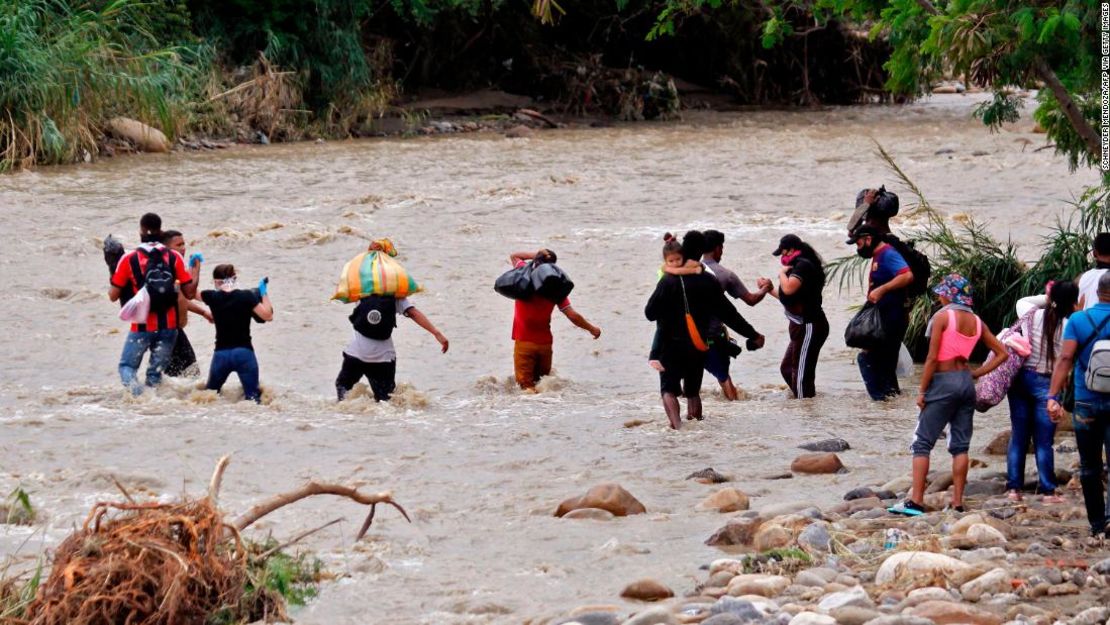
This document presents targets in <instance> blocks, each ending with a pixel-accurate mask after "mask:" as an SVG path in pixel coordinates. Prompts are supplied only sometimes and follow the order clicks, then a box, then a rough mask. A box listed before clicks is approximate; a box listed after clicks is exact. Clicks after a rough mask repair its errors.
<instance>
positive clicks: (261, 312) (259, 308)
mask: <svg viewBox="0 0 1110 625" xmlns="http://www.w3.org/2000/svg"><path fill="white" fill-rule="evenodd" d="M253 312H254V314H255V315H257V316H258V318H259V319H261V320H263V321H273V320H274V305H273V304H272V303H271V302H270V296H269V295H263V296H262V301H261V302H259V303H258V304H256V305H255V307H254V311H253Z"/></svg>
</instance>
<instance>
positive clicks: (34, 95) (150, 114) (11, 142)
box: [0, 0, 207, 171]
mask: <svg viewBox="0 0 1110 625" xmlns="http://www.w3.org/2000/svg"><path fill="white" fill-rule="evenodd" d="M140 6H141V5H139V4H138V3H137V2H131V1H129V0H116V1H115V2H99V3H69V2H66V1H64V0H0V113H2V114H0V171H2V170H6V169H11V168H13V167H28V166H31V165H33V164H35V163H67V162H73V161H75V160H80V159H81V158H84V157H85V154H88V155H89V156H90V157H91V156H95V155H96V154H97V153H98V145H99V143H100V140H101V138H102V132H103V130H102V125H103V123H104V122H105V121H106V120H107V119H109V118H111V117H114V116H116V115H126V116H129V117H133V118H136V119H139V120H141V121H144V122H147V123H149V124H152V125H154V126H157V127H159V128H161V129H162V130H163V131H164V132H166V133H167V135H168V136H171V137H172V136H174V135H175V134H176V133H177V132H178V131H179V130H181V129H182V127H183V126H184V123H185V121H186V119H187V111H186V109H185V107H186V104H187V102H189V101H190V100H192V99H193V95H194V94H195V93H196V87H197V84H198V78H199V77H200V75H201V71H202V70H203V68H204V67H205V63H206V58H207V57H206V49H205V48H203V47H200V46H192V47H190V46H185V45H169V46H167V45H164V44H163V43H161V42H159V41H158V40H157V39H156V38H155V37H154V35H153V34H152V30H151V29H152V28H154V27H155V24H154V23H153V22H152V21H151V20H150V15H149V11H147V10H139V8H140Z"/></svg>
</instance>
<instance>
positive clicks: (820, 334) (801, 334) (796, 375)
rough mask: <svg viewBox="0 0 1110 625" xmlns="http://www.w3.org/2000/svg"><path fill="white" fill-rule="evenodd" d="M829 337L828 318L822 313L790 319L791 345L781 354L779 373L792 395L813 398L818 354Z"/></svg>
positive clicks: (815, 391) (815, 389)
mask: <svg viewBox="0 0 1110 625" xmlns="http://www.w3.org/2000/svg"><path fill="white" fill-rule="evenodd" d="M828 338H829V320H828V319H827V318H825V313H824V312H822V313H821V316H820V317H817V318H815V319H812V320H809V321H807V322H805V323H794V322H793V321H791V322H790V345H788V346H787V348H786V354H784V355H783V357H782V365H781V366H780V367H779V372H780V373H782V379H784V380H786V384H787V385H788V386H789V387H790V390H791V392H793V393H794V397H813V396H814V395H816V394H817V388H816V380H815V377H816V374H817V357H818V356H819V355H820V354H821V347H822V346H823V345H824V344H825V340H826V339H828Z"/></svg>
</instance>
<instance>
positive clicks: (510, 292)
mask: <svg viewBox="0 0 1110 625" xmlns="http://www.w3.org/2000/svg"><path fill="white" fill-rule="evenodd" d="M493 290H494V291H497V292H498V293H500V294H501V295H504V296H505V297H507V298H509V299H528V298H529V297H532V293H533V291H532V263H525V264H524V265H521V266H520V267H514V268H512V269H510V270H508V271H506V272H505V273H503V274H501V275H500V276H498V277H497V280H495V281H494V283H493Z"/></svg>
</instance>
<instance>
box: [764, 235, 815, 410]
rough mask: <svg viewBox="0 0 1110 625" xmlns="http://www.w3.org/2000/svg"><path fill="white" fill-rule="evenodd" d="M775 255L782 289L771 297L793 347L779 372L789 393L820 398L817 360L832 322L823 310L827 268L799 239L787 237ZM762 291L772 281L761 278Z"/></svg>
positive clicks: (787, 348) (780, 242)
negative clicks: (783, 318)
mask: <svg viewBox="0 0 1110 625" xmlns="http://www.w3.org/2000/svg"><path fill="white" fill-rule="evenodd" d="M771 254H772V255H774V256H778V257H779V262H780V263H781V264H782V269H781V270H780V271H779V285H778V288H775V289H774V290H772V291H771V296H772V297H774V298H776V299H778V300H779V302H781V303H782V307H783V309H784V310H785V312H786V319H787V320H788V321H789V322H790V327H789V329H788V331H789V334H790V344H789V345H788V346H787V347H786V354H784V355H783V357H782V364H781V365H779V372H780V373H781V374H782V378H783V379H784V380H786V384H787V385H788V386H789V387H790V392H792V393H793V394H794V397H795V398H798V397H813V396H815V395H816V394H817V383H816V378H817V358H818V356H820V355H821V347H822V346H823V345H824V344H825V340H826V339H828V338H829V320H828V318H826V317H825V309H824V308H823V307H822V295H821V292H822V291H823V290H824V288H825V267H824V264H823V263H822V262H821V257H820V256H819V255H818V254H817V252H816V250H814V249H813V247H812V246H810V245H809V244H808V243H806V242H805V241H802V239H801V238H799V237H798V236H797V235H794V234H788V235H786V236H784V237H782V239H781V240H780V241H779V246H778V247H777V248H775V251H773V252H771ZM760 286H761V287H762V288H771V287H772V286H773V285H772V284H771V281H770V280H767V279H766V278H760Z"/></svg>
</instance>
